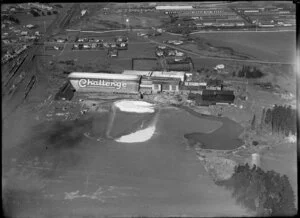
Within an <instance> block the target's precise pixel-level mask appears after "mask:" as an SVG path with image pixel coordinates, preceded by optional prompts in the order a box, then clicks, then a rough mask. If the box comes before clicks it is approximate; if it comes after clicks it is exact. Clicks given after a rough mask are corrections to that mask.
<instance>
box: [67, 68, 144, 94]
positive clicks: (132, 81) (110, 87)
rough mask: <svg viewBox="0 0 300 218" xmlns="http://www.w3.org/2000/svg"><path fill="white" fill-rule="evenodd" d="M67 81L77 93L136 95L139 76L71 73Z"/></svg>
mask: <svg viewBox="0 0 300 218" xmlns="http://www.w3.org/2000/svg"><path fill="white" fill-rule="evenodd" d="M68 79H69V81H70V83H71V84H72V86H73V87H74V89H75V90H76V91H77V92H110V93H138V92H139V85H140V80H141V76H138V75H124V74H109V73H88V72H72V73H70V74H69V76H68Z"/></svg>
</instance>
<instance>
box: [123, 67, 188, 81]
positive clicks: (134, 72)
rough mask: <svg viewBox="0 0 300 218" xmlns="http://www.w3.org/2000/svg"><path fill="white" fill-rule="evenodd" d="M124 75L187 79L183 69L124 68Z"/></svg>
mask: <svg viewBox="0 0 300 218" xmlns="http://www.w3.org/2000/svg"><path fill="white" fill-rule="evenodd" d="M123 74H124V75H139V76H148V77H162V78H177V79H180V80H181V82H184V80H185V72H183V71H146V70H124V71H123Z"/></svg>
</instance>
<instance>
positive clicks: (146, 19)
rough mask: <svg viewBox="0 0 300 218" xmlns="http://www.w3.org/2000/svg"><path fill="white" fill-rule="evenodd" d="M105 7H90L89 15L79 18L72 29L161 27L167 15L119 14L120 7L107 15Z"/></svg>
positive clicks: (152, 13) (150, 13) (154, 13)
mask: <svg viewBox="0 0 300 218" xmlns="http://www.w3.org/2000/svg"><path fill="white" fill-rule="evenodd" d="M123 7H124V6H123ZM102 8H103V5H101V6H99V5H89V6H87V9H88V10H89V14H88V15H87V16H84V17H82V18H77V21H78V22H73V24H72V27H71V28H75V29H76V28H78V27H80V28H81V29H82V30H105V29H124V28H126V26H127V22H126V19H128V20H129V22H128V24H129V25H130V27H132V28H149V27H153V26H160V25H161V24H162V20H163V19H165V17H166V16H165V15H163V14H159V13H157V12H147V13H139V14H133V13H125V12H119V11H118V6H116V5H115V6H114V9H113V10H110V11H109V12H108V13H107V14H104V12H103V11H102V10H101V9H102Z"/></svg>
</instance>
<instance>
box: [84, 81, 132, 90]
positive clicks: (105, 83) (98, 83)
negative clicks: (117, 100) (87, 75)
mask: <svg viewBox="0 0 300 218" xmlns="http://www.w3.org/2000/svg"><path fill="white" fill-rule="evenodd" d="M78 85H79V87H81V88H85V87H95V86H106V87H108V88H114V89H121V88H126V86H127V84H126V83H121V82H111V81H105V80H92V79H80V80H79V81H78Z"/></svg>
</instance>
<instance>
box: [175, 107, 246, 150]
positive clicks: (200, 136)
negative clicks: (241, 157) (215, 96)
mask: <svg viewBox="0 0 300 218" xmlns="http://www.w3.org/2000/svg"><path fill="white" fill-rule="evenodd" d="M177 107H178V108H181V109H183V110H185V111H187V112H188V113H190V114H191V115H194V116H196V117H199V118H205V119H208V120H213V121H219V122H222V126H221V127H220V128H218V129H216V130H215V131H213V132H210V133H200V132H194V133H190V134H185V135H184V137H185V139H186V140H188V142H191V141H194V143H193V144H194V145H195V144H199V143H200V144H205V142H209V138H211V139H215V138H216V137H213V138H212V136H214V135H215V136H218V137H217V138H219V136H220V135H222V136H223V135H224V136H227V138H226V139H225V143H226V142H227V144H231V143H235V144H237V143H238V145H235V146H234V148H224V149H220V148H219V147H220V145H221V143H219V142H218V141H216V142H217V143H216V144H215V145H214V144H210V145H208V147H210V148H201V149H203V150H215V151H234V150H236V149H238V148H240V147H242V146H243V145H244V144H245V143H244V142H242V139H241V138H240V136H241V134H242V133H243V131H244V127H242V126H241V125H240V124H238V123H237V122H235V121H233V120H231V119H230V118H228V117H215V116H213V115H207V114H201V113H199V112H197V111H195V110H193V109H192V108H190V107H188V106H182V105H181V106H177ZM228 129H231V130H232V133H231V135H228V132H227V134H225V133H224V131H225V130H226V131H227V130H228ZM226 131H225V132H226ZM223 142H224V141H223ZM207 144H209V143H207ZM228 146H230V145H228ZM225 147H226V145H225Z"/></svg>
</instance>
